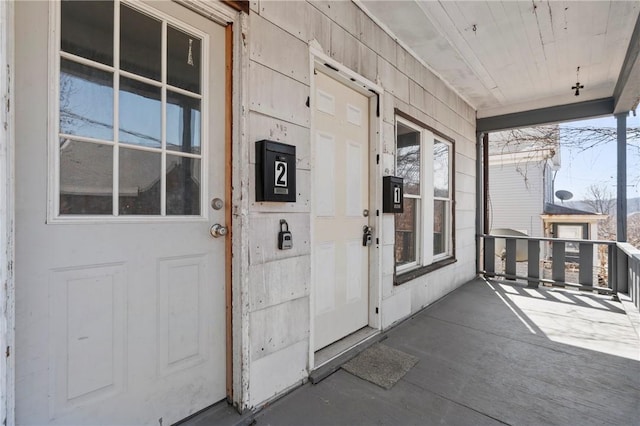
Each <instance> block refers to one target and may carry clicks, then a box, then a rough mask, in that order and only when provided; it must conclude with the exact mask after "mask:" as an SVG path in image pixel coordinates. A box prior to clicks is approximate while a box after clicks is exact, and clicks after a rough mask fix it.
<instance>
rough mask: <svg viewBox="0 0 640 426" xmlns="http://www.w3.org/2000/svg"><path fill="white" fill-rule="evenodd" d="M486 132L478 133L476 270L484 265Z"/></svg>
mask: <svg viewBox="0 0 640 426" xmlns="http://www.w3.org/2000/svg"><path fill="white" fill-rule="evenodd" d="M483 136H484V133H482V132H477V133H476V271H478V272H479V271H480V270H482V269H483V266H482V264H483V263H482V261H481V259H482V238H481V237H480V235H482V234H484V183H483V181H484V168H483V166H482V158H483V149H482V141H483Z"/></svg>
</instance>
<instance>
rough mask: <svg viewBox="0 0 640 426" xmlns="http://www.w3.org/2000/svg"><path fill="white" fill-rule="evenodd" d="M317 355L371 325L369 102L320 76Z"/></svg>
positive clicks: (315, 205)
mask: <svg viewBox="0 0 640 426" xmlns="http://www.w3.org/2000/svg"><path fill="white" fill-rule="evenodd" d="M315 88H316V91H315V94H314V95H315V111H314V132H315V134H314V135H313V137H314V141H313V151H314V152H313V170H314V172H313V173H314V178H313V188H314V190H313V250H312V253H313V283H314V298H313V300H314V310H315V321H314V333H313V336H314V350H318V349H321V348H323V347H325V346H327V345H329V344H331V343H333V342H335V341H337V340H339V339H341V338H343V337H345V336H347V335H349V334H351V333H353V332H354V331H356V330H358V329H360V328H362V327H364V326H366V325H367V324H368V307H369V297H368V294H369V247H367V246H364V245H363V228H364V227H365V226H368V225H369V218H368V209H369V99H368V98H367V97H366V96H363V95H362V94H360V93H359V92H357V91H355V90H353V89H352V88H350V87H347V86H346V85H344V84H342V83H340V82H338V81H337V80H335V79H333V78H331V77H329V76H327V75H325V74H323V73H321V72H318V73H317V75H316V76H315Z"/></svg>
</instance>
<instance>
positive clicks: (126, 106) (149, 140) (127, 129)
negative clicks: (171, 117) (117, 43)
mask: <svg viewBox="0 0 640 426" xmlns="http://www.w3.org/2000/svg"><path fill="white" fill-rule="evenodd" d="M119 111H120V114H119V115H120V132H119V133H118V137H119V138H120V142H123V143H130V144H134V145H143V146H148V147H153V148H160V146H161V144H162V143H161V137H162V98H161V92H160V88H159V87H155V86H150V85H148V84H145V83H141V82H139V81H136V80H131V79H129V78H124V77H122V78H121V79H120V109H119Z"/></svg>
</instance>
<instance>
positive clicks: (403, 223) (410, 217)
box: [395, 198, 418, 266]
mask: <svg viewBox="0 0 640 426" xmlns="http://www.w3.org/2000/svg"><path fill="white" fill-rule="evenodd" d="M417 218H418V199H416V198H405V199H404V212H403V213H396V214H395V227H396V245H395V252H396V266H401V265H405V264H407V263H412V262H415V261H416V260H417V250H416V246H417V229H418V220H417Z"/></svg>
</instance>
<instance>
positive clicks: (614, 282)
mask: <svg viewBox="0 0 640 426" xmlns="http://www.w3.org/2000/svg"><path fill="white" fill-rule="evenodd" d="M617 253H618V248H617V247H616V246H615V245H610V246H609V251H608V255H607V257H608V265H607V266H608V268H609V274H608V275H609V279H608V280H607V281H608V282H607V286H608V287H609V288H610V289H611V290H613V291H614V292H617V291H618V278H620V276H621V275H622V274H621V272H622V270H620V269H618V268H619V267H621V266H622V265H620V264H619V263H618V261H617V260H616V254H617ZM620 257H621V258H625V259H626V257H627V256H626V255H624V256H620ZM620 260H623V259H620Z"/></svg>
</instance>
